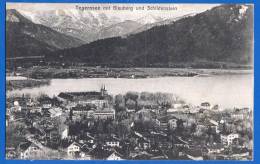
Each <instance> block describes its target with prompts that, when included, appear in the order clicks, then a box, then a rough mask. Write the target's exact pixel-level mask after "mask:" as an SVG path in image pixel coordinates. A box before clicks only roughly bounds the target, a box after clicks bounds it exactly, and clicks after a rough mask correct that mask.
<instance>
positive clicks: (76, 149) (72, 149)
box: [67, 142, 81, 157]
mask: <svg viewBox="0 0 260 164" xmlns="http://www.w3.org/2000/svg"><path fill="white" fill-rule="evenodd" d="M80 147H81V145H80V144H79V143H77V142H73V143H72V144H70V145H69V146H68V147H67V155H68V156H69V157H75V156H76V155H77V154H79V153H80Z"/></svg>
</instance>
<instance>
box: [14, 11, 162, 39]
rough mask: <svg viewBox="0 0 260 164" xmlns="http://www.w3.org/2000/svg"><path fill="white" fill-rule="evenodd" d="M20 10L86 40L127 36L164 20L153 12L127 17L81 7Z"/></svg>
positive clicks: (36, 20)
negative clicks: (127, 18) (153, 14)
mask: <svg viewBox="0 0 260 164" xmlns="http://www.w3.org/2000/svg"><path fill="white" fill-rule="evenodd" d="M18 11H19V13H21V15H23V16H24V17H25V18H27V19H29V20H31V21H32V22H33V23H35V24H41V25H44V26H46V27H50V28H51V29H53V30H56V31H58V32H60V33H63V34H66V35H69V36H73V37H76V38H79V39H80V40H83V41H84V42H85V43H89V42H92V41H96V40H99V39H104V38H109V37H116V36H122V35H126V34H128V33H130V32H133V31H135V30H137V29H138V28H140V27H142V26H144V25H147V24H153V23H155V22H161V21H163V20H164V19H163V18H161V17H156V16H152V15H146V16H143V17H142V18H139V19H136V20H134V19H129V20H123V19H122V18H120V17H119V16H111V15H108V14H105V13H95V12H90V11H80V10H77V9H57V10H48V11H36V12H35V11H24V10H18Z"/></svg>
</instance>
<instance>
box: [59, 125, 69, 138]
mask: <svg viewBox="0 0 260 164" xmlns="http://www.w3.org/2000/svg"><path fill="white" fill-rule="evenodd" d="M59 133H60V137H61V139H66V138H68V135H69V128H68V126H67V125H65V124H62V125H59Z"/></svg>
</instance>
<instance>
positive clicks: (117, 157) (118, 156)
mask: <svg viewBox="0 0 260 164" xmlns="http://www.w3.org/2000/svg"><path fill="white" fill-rule="evenodd" d="M106 160H124V159H123V155H122V154H120V153H118V152H117V151H113V152H112V154H110V155H109V156H108V157H107V158H106Z"/></svg>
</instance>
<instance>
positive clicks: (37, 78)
mask: <svg viewBox="0 0 260 164" xmlns="http://www.w3.org/2000/svg"><path fill="white" fill-rule="evenodd" d="M252 73H253V70H250V69H246V70H241V69H192V68H186V69H180V68H107V67H100V66H96V67H79V66H75V67H69V68H62V67H43V66H37V67H31V68H30V69H26V68H18V69H17V70H16V71H15V72H11V71H7V74H6V77H7V78H6V90H7V91H12V90H16V89H19V90H20V89H23V88H34V87H40V86H43V85H49V84H50V80H51V79H68V78H69V79H71V78H72V79H80V78H127V79H144V78H158V77H196V76H200V77H209V76H215V75H236V74H252Z"/></svg>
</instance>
